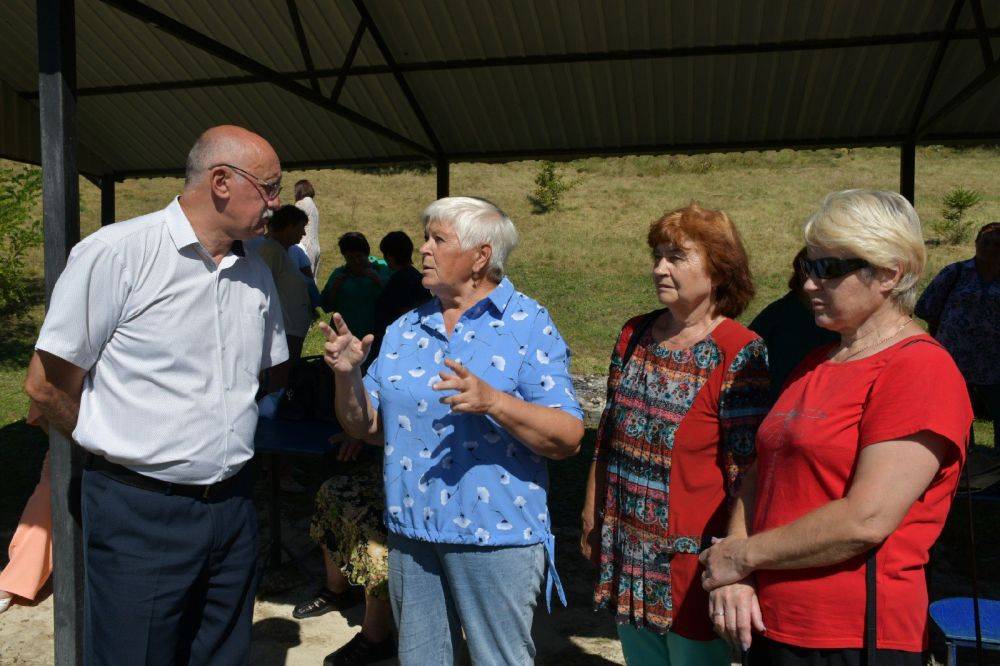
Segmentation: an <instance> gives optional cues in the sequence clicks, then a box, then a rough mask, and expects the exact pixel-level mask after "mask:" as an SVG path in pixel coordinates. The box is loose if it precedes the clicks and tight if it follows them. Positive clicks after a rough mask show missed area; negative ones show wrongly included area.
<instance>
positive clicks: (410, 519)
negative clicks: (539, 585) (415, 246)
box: [365, 278, 583, 604]
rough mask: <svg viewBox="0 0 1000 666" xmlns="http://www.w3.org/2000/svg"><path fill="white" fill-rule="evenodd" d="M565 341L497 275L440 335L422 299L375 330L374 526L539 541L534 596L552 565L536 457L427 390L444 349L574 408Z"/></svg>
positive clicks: (439, 319)
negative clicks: (544, 562) (381, 461)
mask: <svg viewBox="0 0 1000 666" xmlns="http://www.w3.org/2000/svg"><path fill="white" fill-rule="evenodd" d="M569 356H570V352H569V348H568V347H567V346H566V343H565V341H564V340H563V339H562V337H561V336H560V335H559V332H558V331H557V330H556V327H555V325H554V324H553V323H552V319H551V317H550V316H549V313H548V311H547V310H546V309H545V308H544V307H542V306H540V305H539V304H538V303H537V302H536V301H534V300H532V299H531V298H528V297H527V296H525V295H524V294H522V293H520V292H517V291H515V289H514V286H513V285H512V284H511V282H510V281H509V280H508V279H506V278H504V279H503V281H502V282H501V283H500V284H499V285H497V287H496V288H495V289H494V290H493V291H492V292H490V294H489V295H488V296H487V297H486V298H484V299H482V300H481V301H479V302H478V303H477V304H475V305H474V306H472V307H471V308H469V309H468V310H467V311H466V312H465V313H464V314H463V315H462V317H461V318H460V319H459V321H458V323H456V325H455V329H454V330H453V331H452V333H451V334H450V335H448V333H447V332H446V330H445V326H444V318H443V316H442V313H441V303H440V301H439V300H438V299H436V298H435V299H432V300H430V301H428V302H427V303H425V304H423V305H421V306H420V307H418V308H416V309H415V310H411V311H410V312H408V313H407V314H405V315H403V316H402V317H401V318H399V319H398V320H397V321H395V322H394V323H393V324H391V325H390V326H389V327H388V329H387V330H386V334H385V338H384V340H383V342H382V347H381V349H380V350H379V356H378V358H377V359H376V360H375V361H374V362H373V363H372V365H371V367H369V369H368V373H367V375H366V376H365V388H366V389H367V390H368V392H369V395H370V396H371V399H372V404H373V406H374V407H375V408H376V409H378V410H379V414H380V416H381V419H382V428H383V431H384V433H385V468H384V475H383V476H384V479H385V496H386V513H385V520H386V525H387V526H388V528H389V531H390V532H393V533H395V534H399V535H402V536H405V537H409V538H412V539H420V540H423V541H430V542H434V543H454V544H470V545H479V546H511V545H518V546H524V545H531V544H537V543H541V544H544V545H545V547H546V551H547V553H548V563H549V576H548V583H547V585H546V601H547V603H549V604H551V596H552V589H553V587H555V588H556V590H557V592H558V594H559V597H560V599H561V600H562V601H563V603H564V604H565V596H564V594H563V591H562V587H561V585H560V584H559V579H558V576H557V575H556V573H555V566H554V565H555V561H554V539H553V536H552V531H551V529H550V527H549V522H550V521H549V512H548V500H547V493H548V470H547V468H546V463H545V460H544V459H543V458H542V457H540V456H538V455H535V454H534V453H533V452H532V451H531V450H530V449H528V448H527V447H526V446H524V444H522V443H521V442H519V441H518V440H516V439H515V438H514V437H513V436H511V435H510V434H508V433H507V432H506V431H505V430H504V429H503V428H502V427H501V426H500V425H499V424H497V423H496V422H495V421H493V420H492V419H491V418H489V417H487V416H482V415H476V414H454V413H452V412H451V410H450V407H449V406H448V405H445V404H442V403H441V402H440V399H441V398H443V397H446V396H447V395H452V394H453V393H454V392H453V391H435V390H433V389H432V388H431V386H433V385H434V384H436V383H437V382H439V381H441V378H440V376H439V375H438V373H439V372H441V371H442V370H444V371H446V372H450V370H448V368H447V366H445V365H444V360H445V359H446V358H450V359H453V360H455V361H457V362H458V363H461V364H462V365H464V366H465V367H466V368H468V369H469V370H470V371H471V372H472V373H473V374H475V375H476V376H478V377H479V378H480V379H481V380H483V381H485V382H486V383H488V384H489V385H490V386H492V387H493V388H496V389H499V390H501V391H504V392H506V393H511V394H513V395H515V396H517V397H519V398H521V399H523V400H525V401H527V402H530V403H534V404H537V405H542V406H545V407H553V408H556V409H561V410H563V411H565V412H567V413H569V414H572V415H574V416H576V417H577V418H582V416H583V413H582V410H581V409H580V405H579V403H578V402H577V400H576V395H575V393H574V391H573V385H572V382H571V381H570V376H569Z"/></svg>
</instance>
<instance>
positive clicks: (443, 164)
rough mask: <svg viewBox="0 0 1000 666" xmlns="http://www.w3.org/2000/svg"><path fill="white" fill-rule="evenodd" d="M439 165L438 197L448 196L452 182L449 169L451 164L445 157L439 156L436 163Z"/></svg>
mask: <svg viewBox="0 0 1000 666" xmlns="http://www.w3.org/2000/svg"><path fill="white" fill-rule="evenodd" d="M435 166H436V167H437V198H438V199H443V198H444V197H446V196H448V190H449V186H450V183H449V182H448V181H449V175H450V174H449V173H448V169H449V167H450V166H451V165H450V164H448V160H447V159H445V158H444V157H439V158H438V160H437V162H436V163H435Z"/></svg>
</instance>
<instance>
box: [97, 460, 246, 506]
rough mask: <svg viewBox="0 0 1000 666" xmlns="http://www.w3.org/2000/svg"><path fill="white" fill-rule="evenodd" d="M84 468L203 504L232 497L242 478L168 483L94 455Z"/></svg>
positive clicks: (143, 487) (146, 488) (237, 474)
mask: <svg viewBox="0 0 1000 666" xmlns="http://www.w3.org/2000/svg"><path fill="white" fill-rule="evenodd" d="M84 466H85V467H86V468H87V469H88V470H91V471H94V472H100V473H101V474H103V475H104V476H106V477H108V478H111V479H114V480H115V481H118V482H120V483H124V484H125V485H128V486H132V487H134V488H141V489H142V490H149V491H152V492H154V493H161V494H163V495H180V496H181V497H191V498H194V499H198V500H203V501H205V502H213V501H220V500H223V499H226V498H228V497H231V496H232V495H233V490H234V489H235V488H236V486H237V484H238V483H240V480H239V479H238V477H240V476H242V475H241V474H240V473H239V472H237V473H236V474H234V475H233V476H231V477H229V478H228V479H224V480H222V481H219V482H217V483H211V484H208V485H195V484H185V483H170V482H169V481H161V480H160V479H154V478H152V477H150V476H146V475H145V474H140V473H139V472H136V471H133V470H131V469H129V468H128V467H124V466H122V465H118V464H117V463H113V462H111V461H110V460H108V459H107V458H104V457H102V456H98V455H94V454H90V455H88V456H87V461H86V462H85V464H84Z"/></svg>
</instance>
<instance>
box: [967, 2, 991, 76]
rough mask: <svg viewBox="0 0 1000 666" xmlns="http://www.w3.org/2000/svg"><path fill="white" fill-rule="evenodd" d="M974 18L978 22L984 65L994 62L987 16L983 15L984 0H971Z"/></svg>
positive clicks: (977, 28) (977, 30) (977, 27)
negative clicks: (987, 27)
mask: <svg viewBox="0 0 1000 666" xmlns="http://www.w3.org/2000/svg"><path fill="white" fill-rule="evenodd" d="M971 2H972V18H973V20H975V22H976V32H977V33H979V50H980V51H982V53H983V67H989V66H990V65H991V64H992V63H993V46H992V45H990V37H989V35H988V34H987V29H986V17H985V16H984V15H983V3H982V0H971Z"/></svg>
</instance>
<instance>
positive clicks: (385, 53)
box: [354, 0, 444, 155]
mask: <svg viewBox="0 0 1000 666" xmlns="http://www.w3.org/2000/svg"><path fill="white" fill-rule="evenodd" d="M354 7H355V9H357V10H358V14H360V15H361V20H363V21H364V22H365V23H366V24H367V25H368V32H370V33H371V36H372V39H374V40H375V45H376V46H378V50H379V53H381V54H382V58H383V59H385V64H386V65H388V66H389V70H390V71H391V72H392V76H393V78H395V79H396V84H397V85H399V89H400V90H401V91H402V92H403V96H404V97H406V101H407V102H409V103H410V110H412V111H413V115H415V116H416V117H417V120H418V121H419V122H420V126H421V127H423V128H424V134H426V135H427V138H428V139H429V140H430V142H431V145H432V146H434V150H436V151H437V154H438V155H442V154H443V153H444V149H443V148H442V147H441V142H440V141H439V140H438V138H437V134H436V133H435V132H434V128H433V127H431V123H430V120H428V119H427V114H425V113H424V110H423V109H422V108H421V107H420V102H418V101H417V96H416V95H415V94H413V89H412V88H410V85H409V84H408V83H407V82H406V77H405V76H403V73H402V72H400V71H399V65H397V64H396V59H395V58H393V57H392V51H391V50H390V49H389V45H388V44H387V43H386V41H385V39H384V38H383V37H382V33H381V32H380V31H379V29H378V26H377V25H376V24H375V19H373V18H372V15H371V14H370V13H369V12H368V7H366V6H365V2H364V0H354Z"/></svg>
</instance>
